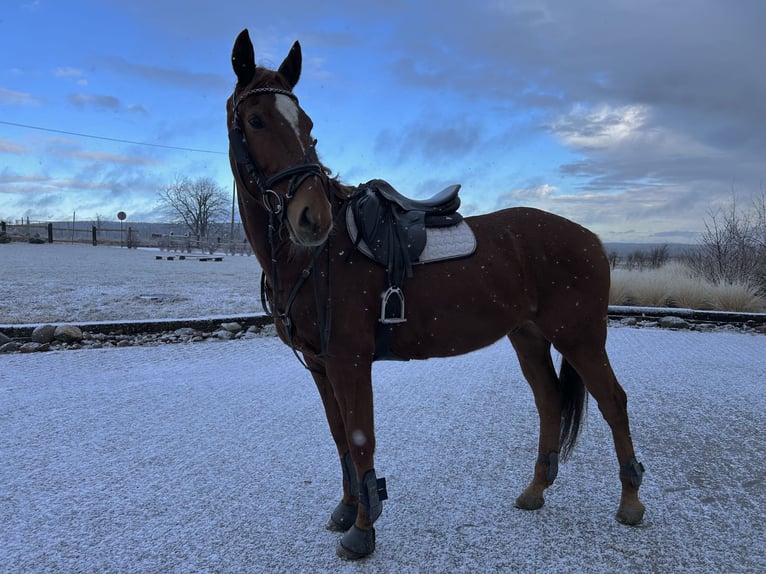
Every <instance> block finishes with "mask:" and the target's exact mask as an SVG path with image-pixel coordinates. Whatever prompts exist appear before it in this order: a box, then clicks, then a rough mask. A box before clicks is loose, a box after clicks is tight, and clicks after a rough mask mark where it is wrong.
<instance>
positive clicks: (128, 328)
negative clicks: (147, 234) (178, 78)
mask: <svg viewBox="0 0 766 574" xmlns="http://www.w3.org/2000/svg"><path fill="white" fill-rule="evenodd" d="M233 321H236V322H237V323H239V324H241V325H242V326H243V327H244V328H245V329H247V328H248V327H251V326H256V327H259V328H261V327H264V326H265V325H270V324H272V323H273V322H274V320H273V319H272V318H271V317H267V316H266V315H263V314H261V315H217V316H214V317H199V318H189V319H157V320H137V321H96V322H92V323H77V322H67V323H32V324H22V325H0V333H3V334H5V335H6V336H8V337H10V338H11V339H28V338H29V337H31V336H32V331H34V330H35V328H37V327H39V326H40V325H54V326H59V325H76V326H77V327H79V328H80V329H82V330H83V331H88V332H89V333H104V334H109V333H114V332H115V331H120V332H121V333H123V334H125V335H138V334H141V333H161V332H163V331H175V330H176V329H180V328H181V327H191V328H192V329H196V330H198V331H214V330H215V329H217V328H218V327H219V326H220V325H221V323H230V322H233Z"/></svg>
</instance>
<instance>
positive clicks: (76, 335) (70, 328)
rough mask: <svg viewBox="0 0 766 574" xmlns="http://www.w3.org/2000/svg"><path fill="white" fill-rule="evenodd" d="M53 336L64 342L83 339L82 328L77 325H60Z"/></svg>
mask: <svg viewBox="0 0 766 574" xmlns="http://www.w3.org/2000/svg"><path fill="white" fill-rule="evenodd" d="M53 336H54V338H55V339H56V340H57V341H61V342H63V343H76V342H79V341H82V330H81V329H80V328H79V327H77V326H75V325H59V326H58V327H56V330H55V331H54V334H53Z"/></svg>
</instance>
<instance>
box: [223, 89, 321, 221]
mask: <svg viewBox="0 0 766 574" xmlns="http://www.w3.org/2000/svg"><path fill="white" fill-rule="evenodd" d="M261 94H275V95H277V94H281V95H283V96H287V97H288V98H290V99H291V100H293V101H294V102H295V103H296V105H297V104H298V98H297V97H296V96H295V94H293V93H292V92H291V91H290V90H284V89H282V88H255V89H253V90H249V91H247V92H245V93H244V94H242V95H241V96H239V98H237V100H236V102H235V103H234V109H233V110H232V112H233V114H234V123H233V125H232V126H231V127H230V128H229V146H230V148H231V151H232V153H233V154H234V159H235V161H236V162H237V164H238V165H240V166H242V167H243V168H245V170H246V171H247V173H248V175H249V180H248V182H247V183H255V185H256V186H257V187H258V190H259V191H260V193H261V198H260V199H261V203H263V206H264V208H265V209H266V211H268V212H269V214H272V215H276V216H277V217H278V218H279V220H280V223H281V221H282V218H283V217H284V213H285V212H286V210H287V203H288V202H289V201H290V200H291V199H292V198H293V197H295V194H296V193H297V192H298V189H299V188H300V186H301V185H302V184H303V182H304V181H306V179H308V178H309V177H312V176H316V177H319V178H322V177H323V176H324V175H325V172H324V169H323V168H322V165H321V164H320V163H319V158H318V157H317V153H316V140H313V141H312V143H311V145H310V146H309V149H308V151H306V153H305V154H304V156H303V161H304V163H301V164H298V165H293V166H290V167H287V168H285V169H283V170H282V171H279V172H277V173H275V174H274V175H272V176H271V177H268V178H267V177H265V176H264V174H263V171H262V170H261V169H260V168H259V167H258V165H257V164H256V162H255V160H254V159H253V157H252V156H251V155H250V149H249V148H248V146H247V138H246V137H245V131H244V130H243V129H242V124H241V122H240V118H239V105H240V104H241V103H242V102H243V101H244V100H246V99H247V98H249V97H250V96H257V95H261ZM288 178H289V179H290V181H289V183H288V186H287V193H286V194H285V195H284V197H283V196H281V195H279V194H278V193H277V192H275V191H274V190H273V189H272V188H273V186H274V185H276V184H277V183H279V182H280V181H282V180H283V179H288ZM244 187H245V190H246V191H247V192H248V193H249V194H250V195H251V196H252V195H253V194H252V192H251V191H250V189H249V187H248V185H245V186H244Z"/></svg>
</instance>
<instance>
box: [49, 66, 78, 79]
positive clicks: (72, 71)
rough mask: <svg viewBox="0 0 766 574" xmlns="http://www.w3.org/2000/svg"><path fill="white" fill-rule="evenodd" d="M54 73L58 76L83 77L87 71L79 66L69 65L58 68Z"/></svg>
mask: <svg viewBox="0 0 766 574" xmlns="http://www.w3.org/2000/svg"><path fill="white" fill-rule="evenodd" d="M53 75H54V76H56V77H57V78H81V77H82V76H84V75H85V72H83V71H82V70H80V69H79V68H71V67H67V66H62V67H60V68H56V69H55V70H54V71H53Z"/></svg>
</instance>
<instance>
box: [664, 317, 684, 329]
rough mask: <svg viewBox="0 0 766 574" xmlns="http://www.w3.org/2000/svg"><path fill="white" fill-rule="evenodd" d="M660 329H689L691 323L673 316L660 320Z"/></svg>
mask: <svg viewBox="0 0 766 574" xmlns="http://www.w3.org/2000/svg"><path fill="white" fill-rule="evenodd" d="M660 327H662V328H663V329H688V328H689V323H688V321H685V320H684V319H681V317H673V316H672V315H671V316H668V317H662V318H661V319H660Z"/></svg>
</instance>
